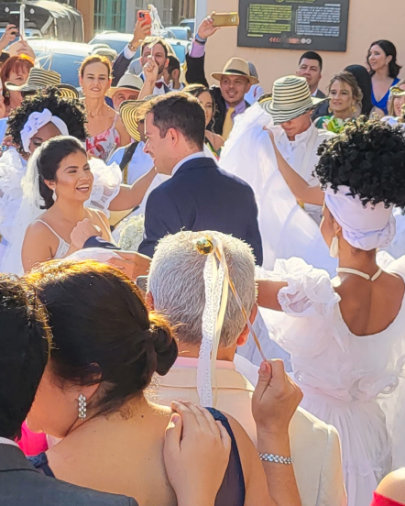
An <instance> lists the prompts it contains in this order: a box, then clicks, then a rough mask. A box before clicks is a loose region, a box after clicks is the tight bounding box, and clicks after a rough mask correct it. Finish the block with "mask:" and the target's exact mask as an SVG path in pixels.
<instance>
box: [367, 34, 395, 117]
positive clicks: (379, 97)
mask: <svg viewBox="0 0 405 506" xmlns="http://www.w3.org/2000/svg"><path fill="white" fill-rule="evenodd" d="M367 64H368V66H369V67H370V76H371V85H372V93H371V100H372V103H373V105H374V107H377V108H378V109H381V110H382V111H383V113H384V114H383V116H384V115H386V114H388V110H387V102H388V97H389V91H390V88H391V87H392V86H395V85H396V84H397V83H398V82H399V79H398V74H399V71H400V70H401V67H400V65H398V63H397V49H396V47H395V46H394V44H393V43H392V42H390V41H389V40H384V39H381V40H376V41H374V42H372V43H371V44H370V47H369V50H368V53H367Z"/></svg>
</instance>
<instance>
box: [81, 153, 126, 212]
mask: <svg viewBox="0 0 405 506" xmlns="http://www.w3.org/2000/svg"><path fill="white" fill-rule="evenodd" d="M89 165H90V168H91V172H92V173H93V176H94V183H93V190H92V192H91V195H90V198H89V200H88V201H87V202H86V206H87V207H92V208H93V209H99V210H100V211H103V212H104V213H106V214H107V216H109V212H108V207H109V205H110V203H111V201H112V200H113V199H114V198H115V197H116V196H117V194H118V192H119V191H120V184H121V181H122V173H121V169H120V167H119V165H117V164H116V163H112V164H111V165H106V164H105V162H103V160H100V159H98V158H90V160H89Z"/></svg>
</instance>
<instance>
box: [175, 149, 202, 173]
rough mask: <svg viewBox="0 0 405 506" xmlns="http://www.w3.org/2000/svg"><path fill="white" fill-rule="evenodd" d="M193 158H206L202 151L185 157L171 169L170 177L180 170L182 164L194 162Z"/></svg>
mask: <svg viewBox="0 0 405 506" xmlns="http://www.w3.org/2000/svg"><path fill="white" fill-rule="evenodd" d="M194 158H207V155H206V154H205V152H204V151H198V152H197V153H193V154H191V155H188V156H186V157H185V158H183V159H182V160H180V161H179V162H178V163H176V165H175V166H174V167H173V170H172V176H174V175H175V174H176V172H177V171H178V170H179V169H180V167H181V166H182V165H183V163H186V162H188V161H189V160H194Z"/></svg>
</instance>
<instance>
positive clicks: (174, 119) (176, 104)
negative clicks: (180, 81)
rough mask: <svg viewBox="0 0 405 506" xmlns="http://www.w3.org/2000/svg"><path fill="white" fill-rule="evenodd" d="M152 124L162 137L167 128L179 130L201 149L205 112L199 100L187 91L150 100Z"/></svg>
mask: <svg viewBox="0 0 405 506" xmlns="http://www.w3.org/2000/svg"><path fill="white" fill-rule="evenodd" d="M149 112H151V113H153V124H154V125H155V126H156V127H157V128H159V131H160V136H161V137H164V136H165V135H166V133H167V131H168V129H169V128H174V129H176V130H179V131H180V132H181V133H182V134H183V135H184V137H185V138H186V139H188V140H189V141H190V142H192V143H194V144H196V145H197V147H198V148H199V149H201V150H202V149H203V146H204V136H205V112H204V109H203V108H202V106H201V104H200V102H199V101H198V100H197V99H196V98H194V97H192V96H190V94H189V93H184V92H181V91H180V92H172V93H168V94H166V95H162V96H160V97H157V98H155V99H153V100H151V102H150V110H149Z"/></svg>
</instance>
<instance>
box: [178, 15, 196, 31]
mask: <svg viewBox="0 0 405 506" xmlns="http://www.w3.org/2000/svg"><path fill="white" fill-rule="evenodd" d="M179 25H180V26H188V27H189V28H190V30H191V33H193V34H194V31H195V18H188V19H182V20H181V21H180V23H179Z"/></svg>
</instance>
